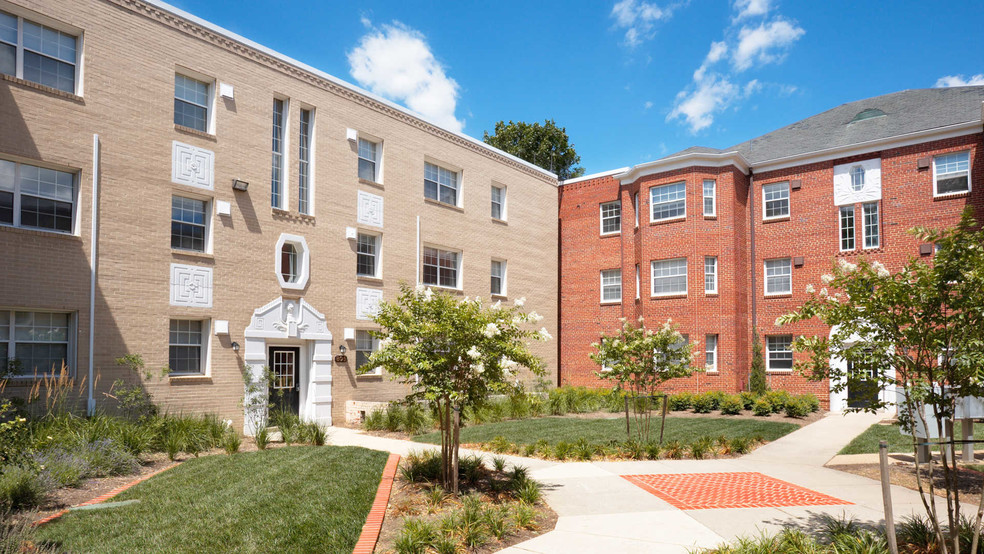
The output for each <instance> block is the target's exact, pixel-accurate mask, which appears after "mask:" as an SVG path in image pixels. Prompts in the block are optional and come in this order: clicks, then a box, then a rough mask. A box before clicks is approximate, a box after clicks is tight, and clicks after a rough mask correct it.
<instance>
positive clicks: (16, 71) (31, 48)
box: [0, 11, 79, 94]
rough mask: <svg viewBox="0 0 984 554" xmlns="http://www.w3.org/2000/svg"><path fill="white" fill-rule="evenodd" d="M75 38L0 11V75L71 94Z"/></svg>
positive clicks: (75, 46)
mask: <svg viewBox="0 0 984 554" xmlns="http://www.w3.org/2000/svg"><path fill="white" fill-rule="evenodd" d="M78 42H79V39H78V37H76V36H75V35H72V34H69V33H65V32H62V31H59V30H57V29H52V28H51V27H46V26H44V25H39V24H37V23H34V22H33V21H29V20H27V19H24V18H23V17H17V16H15V15H13V14H9V13H7V12H3V11H0V73H5V74H7V75H12V76H14V77H17V78H19V79H24V80H25V81H31V82H32V83H37V84H39V85H44V86H46V87H51V88H54V89H58V90H61V91H64V92H67V93H69V94H75V91H76V86H75V84H76V83H75V80H76V76H77V75H78V72H77V71H76V66H77V65H78V55H79V53H78V46H79V44H78Z"/></svg>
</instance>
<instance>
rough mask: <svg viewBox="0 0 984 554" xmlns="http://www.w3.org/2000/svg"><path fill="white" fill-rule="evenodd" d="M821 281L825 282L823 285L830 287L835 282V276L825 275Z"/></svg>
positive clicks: (821, 277)
mask: <svg viewBox="0 0 984 554" xmlns="http://www.w3.org/2000/svg"><path fill="white" fill-rule="evenodd" d="M820 280H821V281H823V284H825V285H829V284H830V283H831V282H833V280H834V276H833V275H831V274H829V273H824V274H823V275H821V276H820Z"/></svg>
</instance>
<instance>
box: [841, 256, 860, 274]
mask: <svg viewBox="0 0 984 554" xmlns="http://www.w3.org/2000/svg"><path fill="white" fill-rule="evenodd" d="M837 265H839V266H840V269H841V271H842V272H844V273H845V274H848V273H854V272H855V271H857V269H858V266H857V264H852V263H851V262H849V261H847V260H845V259H844V258H841V259H839V260H837Z"/></svg>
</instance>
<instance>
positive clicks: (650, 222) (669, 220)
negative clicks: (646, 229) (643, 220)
mask: <svg viewBox="0 0 984 554" xmlns="http://www.w3.org/2000/svg"><path fill="white" fill-rule="evenodd" d="M686 220H687V216H686V215H681V216H677V217H667V218H665V219H650V220H649V224H650V225H653V224H655V223H671V222H674V221H686Z"/></svg>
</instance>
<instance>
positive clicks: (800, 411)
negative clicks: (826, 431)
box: [784, 398, 810, 418]
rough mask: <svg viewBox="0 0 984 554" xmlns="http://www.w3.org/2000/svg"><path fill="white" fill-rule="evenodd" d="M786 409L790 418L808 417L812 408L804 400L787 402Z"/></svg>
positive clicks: (798, 399)
mask: <svg viewBox="0 0 984 554" xmlns="http://www.w3.org/2000/svg"><path fill="white" fill-rule="evenodd" d="M784 408H785V410H786V415H787V416H788V417H797V418H799V417H806V415H807V414H809V413H810V406H809V405H808V404H807V403H806V401H805V400H803V399H802V398H791V399H789V400H787V401H786V405H785V406H784Z"/></svg>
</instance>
